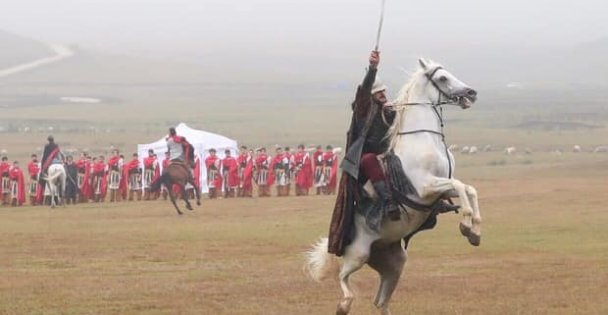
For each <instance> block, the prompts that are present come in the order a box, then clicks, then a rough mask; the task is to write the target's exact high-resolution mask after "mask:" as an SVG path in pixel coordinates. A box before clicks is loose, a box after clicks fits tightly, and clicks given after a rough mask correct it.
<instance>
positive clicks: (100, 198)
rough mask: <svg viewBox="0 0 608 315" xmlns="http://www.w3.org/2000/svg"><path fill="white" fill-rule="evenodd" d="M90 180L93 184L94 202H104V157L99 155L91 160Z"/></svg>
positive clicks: (105, 179) (105, 167)
mask: <svg viewBox="0 0 608 315" xmlns="http://www.w3.org/2000/svg"><path fill="white" fill-rule="evenodd" d="M91 167H92V172H91V181H92V186H93V200H94V201H95V202H104V200H105V198H106V192H107V189H108V181H107V176H106V174H107V168H108V166H107V165H106V162H105V158H104V156H103V155H100V156H99V158H98V159H94V160H93V164H92V165H91Z"/></svg>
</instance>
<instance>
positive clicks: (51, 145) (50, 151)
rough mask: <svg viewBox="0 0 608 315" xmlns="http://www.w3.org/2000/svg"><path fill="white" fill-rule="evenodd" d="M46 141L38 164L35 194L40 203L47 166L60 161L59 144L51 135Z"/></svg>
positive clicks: (42, 197)
mask: <svg viewBox="0 0 608 315" xmlns="http://www.w3.org/2000/svg"><path fill="white" fill-rule="evenodd" d="M47 141H48V143H47V144H46V145H45V146H44V151H43V153H42V161H41V165H40V176H39V177H38V183H39V184H40V189H38V195H36V202H38V204H42V203H43V201H44V188H45V186H46V185H45V182H44V178H45V177H46V175H47V173H48V170H49V166H51V164H52V163H60V162H62V161H61V160H60V156H61V149H60V148H59V145H57V144H56V143H55V138H54V137H53V136H48V137H47Z"/></svg>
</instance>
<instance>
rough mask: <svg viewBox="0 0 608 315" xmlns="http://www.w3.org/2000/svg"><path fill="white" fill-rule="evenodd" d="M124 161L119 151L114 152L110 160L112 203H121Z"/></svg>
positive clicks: (109, 187)
mask: <svg viewBox="0 0 608 315" xmlns="http://www.w3.org/2000/svg"><path fill="white" fill-rule="evenodd" d="M122 168H123V159H122V157H121V156H120V154H119V152H118V150H117V149H114V150H112V156H111V157H110V159H109V160H108V178H107V179H106V181H107V183H108V189H109V190H110V202H115V201H120V194H121V192H120V188H121V187H120V186H121V180H122Z"/></svg>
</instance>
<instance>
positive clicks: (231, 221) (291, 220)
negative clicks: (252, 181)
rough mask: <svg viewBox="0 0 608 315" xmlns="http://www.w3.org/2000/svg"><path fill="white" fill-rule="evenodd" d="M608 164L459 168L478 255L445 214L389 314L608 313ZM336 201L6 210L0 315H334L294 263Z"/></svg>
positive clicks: (420, 244)
mask: <svg viewBox="0 0 608 315" xmlns="http://www.w3.org/2000/svg"><path fill="white" fill-rule="evenodd" d="M607 166H608V164H607V163H606V162H605V161H604V162H602V161H593V162H583V163H577V164H566V163H561V164H557V165H554V164H543V165H519V164H514V165H507V166H503V167H468V168H467V167H465V168H463V169H461V170H460V171H461V172H460V178H462V179H465V180H467V181H469V182H471V183H473V184H475V185H476V186H477V188H478V190H479V191H480V195H481V205H482V207H483V208H482V211H483V214H484V227H483V229H484V230H483V234H484V236H483V240H482V246H481V247H479V248H472V247H470V246H469V245H467V243H466V241H465V240H464V239H463V238H461V237H460V236H459V233H458V231H457V221H458V218H459V217H458V216H456V215H444V216H442V217H441V220H440V224H439V226H438V227H437V228H436V229H435V230H434V231H431V232H425V233H423V234H421V235H419V236H417V237H416V238H415V239H414V241H413V242H412V244H411V245H412V246H411V249H410V252H409V262H408V263H407V265H406V271H405V274H404V276H403V277H402V281H401V284H400V286H399V287H398V289H397V291H396V294H395V296H394V300H393V307H392V309H393V311H394V313H396V314H403V313H413V314H464V313H467V314H606V313H607V312H608V303H606V302H605V299H604V298H605V294H606V292H608V271H607V270H608V243H606V239H608V232H607V231H608V230H607V229H606V228H605V227H606V226H607V225H608V213H607V212H606V206H605V205H606V203H605V194H606V187H607V185H608V180H607V178H608V171H607V169H608V168H607ZM484 169H487V170H484ZM492 170H494V171H496V172H494V173H492V172H491V171H492ZM332 203H333V198H332V197H306V198H300V199H297V198H284V199H279V198H273V199H251V200H214V201H206V202H204V203H203V206H202V207H200V208H197V209H196V210H195V211H194V212H188V213H186V214H185V215H184V216H182V217H177V216H176V214H175V212H174V210H173V209H172V208H171V207H170V206H169V204H167V203H165V202H160V201H159V202H141V203H128V204H127V203H122V204H103V205H98V204H87V205H82V206H77V207H67V208H59V209H56V210H50V209H47V208H31V207H26V208H21V209H11V208H2V209H0V231H1V232H0V233H1V234H0V252H2V258H1V259H0V313H2V314H100V313H103V314H136V313H145V314H330V313H333V312H334V305H335V303H336V302H337V299H338V298H339V296H340V290H339V287H338V285H337V283H336V282H333V281H329V282H327V283H324V284H322V285H319V284H317V283H313V282H312V281H310V280H309V279H307V277H306V276H305V275H304V273H303V271H302V266H303V259H302V255H301V253H302V252H303V251H304V250H305V249H306V248H307V246H308V244H310V243H312V242H313V241H314V240H315V239H316V238H317V237H319V236H322V235H324V234H325V233H326V229H327V224H328V219H329V215H330V209H331V206H332ZM354 282H355V283H356V286H357V287H358V299H357V301H356V303H355V304H354V311H353V314H372V313H373V312H374V308H373V306H372V305H371V299H372V297H373V294H374V293H375V289H376V285H377V278H376V275H375V274H374V273H373V272H372V271H371V270H369V269H368V268H366V269H364V271H362V272H360V273H358V274H357V276H356V277H355V280H354Z"/></svg>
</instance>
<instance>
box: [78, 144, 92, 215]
mask: <svg viewBox="0 0 608 315" xmlns="http://www.w3.org/2000/svg"><path fill="white" fill-rule="evenodd" d="M76 170H77V171H78V175H77V176H78V177H77V178H76V183H77V184H78V191H77V193H78V197H77V198H78V202H81V203H84V202H88V201H89V199H91V198H92V190H91V157H90V156H89V155H88V154H87V153H84V152H83V153H82V154H81V155H80V159H78V161H77V162H76Z"/></svg>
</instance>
